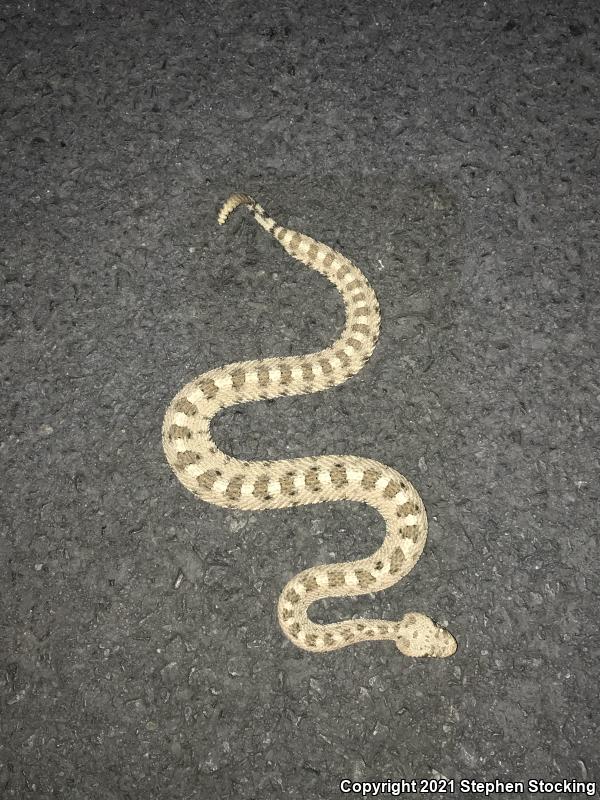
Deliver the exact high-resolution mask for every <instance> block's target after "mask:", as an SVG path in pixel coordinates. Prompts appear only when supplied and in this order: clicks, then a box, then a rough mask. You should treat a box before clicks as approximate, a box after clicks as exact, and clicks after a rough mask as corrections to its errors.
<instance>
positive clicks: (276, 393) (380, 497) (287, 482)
mask: <svg viewBox="0 0 600 800" xmlns="http://www.w3.org/2000/svg"><path fill="white" fill-rule="evenodd" d="M239 205H244V206H246V207H247V208H248V209H249V210H250V211H251V212H252V214H253V216H254V219H255V220H256V222H257V223H258V224H259V225H260V226H261V227H262V228H264V229H265V230H266V231H267V232H268V233H270V234H272V236H273V237H274V238H275V239H276V240H277V241H278V242H279V243H280V244H281V246H282V247H283V248H284V249H285V250H286V251H287V252H288V253H289V254H290V255H291V256H293V257H294V258H295V259H297V260H298V261H301V262H302V263H303V264H306V265H307V266H308V267H310V268H311V269H314V270H316V271H317V272H320V273H321V274H322V275H324V276H325V277H326V278H328V279H329V281H331V283H333V284H334V286H335V287H336V288H337V289H338V291H339V292H340V293H341V295H342V298H343V300H344V305H345V310H346V324H345V327H344V330H343V332H342V334H341V336H340V337H339V338H338V339H337V341H335V342H334V343H333V344H332V345H331V346H330V347H327V348H326V349H324V350H322V351H320V352H317V353H310V354H308V355H301V356H291V357H285V358H266V359H264V360H257V361H245V362H238V363H234V364H229V365H228V366H224V367H218V368H216V369H213V370H211V371H210V372H206V373H204V374H203V375H201V376H200V377H198V378H196V379H195V380H193V381H192V382H191V383H188V384H187V385H186V386H185V387H184V388H183V389H182V390H181V391H180V392H179V393H178V394H177V395H176V397H175V398H174V399H173V401H172V403H171V405H170V406H169V408H168V409H167V412H166V414H165V419H164V424H163V446H164V450H165V454H166V457H167V460H168V462H169V464H170V465H171V467H172V468H173V471H174V472H175V474H176V475H177V477H178V478H179V480H180V481H181V483H182V484H183V485H184V486H185V487H186V488H187V489H189V490H190V491H191V492H193V493H194V494H195V495H197V496H198V497H200V498H201V499H202V500H205V501H206V502H208V503H214V504H215V505H218V506H224V507H226V508H236V509H244V510H248V511H249V510H254V511H260V510H263V509H272V508H273V509H274V508H287V507H289V506H298V505H305V504H308V503H321V502H331V501H334V500H353V501H357V502H362V503H367V504H369V505H370V506H372V507H373V508H375V509H377V511H379V513H380V514H381V516H382V517H383V519H384V520H385V524H386V534H385V538H384V541H383V544H382V545H381V547H380V548H379V549H378V550H376V552H375V553H373V555H371V556H369V557H368V558H363V559H360V560H358V561H350V562H345V563H339V564H330V565H327V566H317V567H312V568H310V569H307V570H304V571H303V572H301V573H299V574H298V575H296V576H295V577H294V578H293V579H292V580H291V581H289V583H288V584H287V586H286V587H285V588H284V590H283V592H282V593H281V596H280V598H279V604H278V617H279V623H280V625H281V627H282V629H283V632H284V633H285V635H286V636H287V637H288V638H289V639H290V640H291V641H292V642H293V643H294V644H295V645H297V646H298V647H301V648H303V649H305V650H311V651H313V652H324V651H328V650H337V649H339V648H341V647H346V646H347V645H350V644H356V643H357V642H363V641H369V640H379V639H390V640H392V641H393V642H395V644H396V646H397V647H398V649H399V650H400V651H401V652H402V653H404V654H405V655H407V656H438V657H444V656H450V655H452V654H453V653H454V652H455V650H456V641H455V639H454V637H453V636H452V635H451V634H450V633H449V632H448V631H446V630H444V629H443V628H440V627H438V626H437V625H436V624H435V623H434V622H433V621H432V620H431V619H430V618H429V617H427V616H425V615H424V614H420V613H416V612H411V613H408V614H406V615H405V616H404V617H403V618H402V620H401V621H400V622H392V621H388V620H376V619H350V620H345V621H342V622H335V623H332V624H327V625H320V624H316V623H314V622H312V621H311V620H310V619H309V618H308V615H307V610H308V608H309V606H310V605H311V604H312V603H314V602H315V601H316V600H320V599H322V598H325V597H339V596H343V595H360V594H367V593H369V592H377V591H380V590H382V589H386V588H387V587H389V586H392V585H393V584H395V583H396V582H397V581H399V580H400V579H401V578H403V577H404V576H405V575H406V574H407V573H409V572H410V570H411V569H412V568H413V567H414V565H415V564H416V562H417V560H418V558H419V556H420V555H421V552H422V551H423V547H424V545H425V540H426V537H427V517H426V514H425V508H424V507H423V503H422V501H421V498H420V497H419V495H418V494H417V491H416V489H415V488H414V487H413V486H412V484H411V483H410V481H408V480H407V479H406V478H405V477H403V476H402V475H400V474H399V473H398V472H396V470H394V469H391V468H390V467H387V466H384V465H383V464H380V463H379V462H377V461H373V460H371V459H367V458H360V457H357V456H348V455H337V456H336V455H332V456H318V457H316V456H315V457H307V458H294V459H288V460H285V461H241V460H239V459H236V458H232V457H231V456H228V455H226V454H225V453H222V452H221V451H220V450H219V449H218V448H217V447H216V445H215V443H214V442H213V440H212V438H211V435H210V430H209V428H210V422H211V420H212V418H213V417H214V416H215V414H217V413H218V412H219V411H221V410H223V409H224V408H228V407H229V406H233V405H236V404H238V403H248V402H251V401H254V400H265V399H268V398H274V397H281V396H283V395H299V394H306V393H309V392H319V391H322V390H324V389H328V388H330V387H332V386H335V385H336V384H340V383H343V382H344V381H345V380H346V379H347V378H349V377H350V376H352V375H354V374H355V373H357V372H358V371H359V370H360V369H361V367H362V366H363V365H364V363H365V362H366V361H367V359H368V358H369V356H370V355H371V353H372V352H373V348H374V347H375V343H376V341H377V338H378V335H379V322H380V317H379V306H378V303H377V298H376V297H375V294H374V292H373V290H372V289H371V287H370V285H369V283H368V281H367V279H366V278H365V276H364V275H363V274H362V272H361V271H360V270H359V269H358V268H357V267H356V266H355V265H354V264H352V263H351V262H350V261H349V260H348V259H347V258H345V257H344V256H343V255H341V254H340V253H338V252H336V251H335V250H332V249H331V248H330V247H328V246H327V245H325V244H322V243H321V242H317V241H315V240H314V239H311V238H310V237H309V236H305V235H304V234H302V233H297V232H296V231H293V230H289V229H287V228H283V227H281V226H280V225H278V224H277V223H276V222H275V221H274V220H273V219H271V218H270V217H269V216H268V215H267V214H266V212H265V211H264V209H263V208H262V207H261V206H260V205H259V204H258V203H257V202H255V201H254V200H253V199H252V198H251V197H248V195H245V194H233V195H231V197H229V199H228V200H227V201H226V202H225V204H224V205H223V207H222V208H221V211H220V213H219V217H218V221H219V224H221V225H222V224H223V223H225V221H226V220H227V218H228V216H229V215H230V214H231V212H232V211H233V210H234V209H235V208H237V207H238V206H239Z"/></svg>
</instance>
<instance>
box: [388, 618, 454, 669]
mask: <svg viewBox="0 0 600 800" xmlns="http://www.w3.org/2000/svg"><path fill="white" fill-rule="evenodd" d="M396 647H397V648H398V650H400V652H401V653H404V655H405V656H414V657H417V656H431V657H435V658H446V657H447V656H452V655H454V653H455V652H456V639H455V638H454V636H452V634H451V633H449V632H448V631H447V630H445V628H440V626H439V625H436V624H435V622H434V621H433V620H432V619H430V618H429V617H427V616H425V614H418V613H417V612H412V613H410V614H406V615H405V616H404V617H403V618H402V620H401V622H400V623H399V625H398V635H397V637H396Z"/></svg>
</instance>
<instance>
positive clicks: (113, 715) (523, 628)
mask: <svg viewBox="0 0 600 800" xmlns="http://www.w3.org/2000/svg"><path fill="white" fill-rule="evenodd" d="M599 34H600V20H599V15H598V7H597V5H596V4H595V3H592V2H569V3H566V2H557V0H550V1H549V2H547V3H544V4H540V6H538V7H536V8H530V7H526V4H522V3H518V2H513V0H509V2H505V3H496V2H456V3H451V2H437V1H435V0H434V2H402V3H392V2H375V3H371V4H362V3H359V2H349V3H345V4H344V3H339V2H331V3H316V2H301V3H300V5H296V4H292V3H287V2H285V3H282V4H271V3H266V2H264V1H263V0H259V1H258V2H256V3H251V4H243V3H241V2H228V0H225V2H221V3H216V2H207V3H193V2H191V1H188V2H174V3H168V4H165V3H159V2H151V1H150V0H149V1H148V2H139V3H133V4H131V3H128V4H126V3H122V4H117V3H114V2H107V3H96V2H65V3H60V4H56V5H55V6H52V5H48V4H42V3H40V2H37V0H33V1H32V2H30V3H24V2H21V3H16V2H14V3H13V2H9V3H4V4H3V5H2V9H1V13H0V37H1V41H2V47H1V48H0V50H1V51H3V52H2V55H1V56H0V58H1V77H2V80H1V84H0V99H1V103H0V111H1V125H0V154H1V157H2V170H1V174H0V181H1V184H2V188H1V191H0V212H1V235H0V251H1V261H2V303H1V310H2V329H1V334H0V347H1V367H2V390H3V403H2V406H3V416H2V428H3V435H2V444H1V448H0V455H1V464H2V478H1V484H0V485H1V489H0V492H1V496H2V497H1V499H2V511H1V514H2V517H1V537H0V556H1V558H0V570H1V572H0V581H1V596H2V600H1V602H2V612H1V615H0V645H1V647H0V660H1V662H2V663H1V669H0V703H1V705H0V711H1V720H0V726H1V734H0V796H1V797H2V798H10V799H11V800H12V798H24V799H25V798H35V799H36V800H37V799H38V798H39V799H40V800H46V798H57V797H59V798H65V799H66V798H68V800H75V799H79V798H85V799H86V800H87V799H88V798H89V799H90V800H137V798H144V799H145V800H147V799H148V798H152V799H154V798H156V800H163V798H164V799H165V800H167V799H168V800H191V799H192V798H194V800H195V799H196V798H213V797H215V798H217V797H218V798H223V799H226V798H236V800H238V799H239V800H250V799H254V798H255V799H256V800H265V799H266V800H269V799H270V798H291V799H292V800H295V799H296V798H297V799H298V800H300V799H301V798H302V799H304V798H311V799H314V800H320V799H321V798H322V799H323V800H329V798H337V797H342V796H348V797H356V796H358V795H357V794H353V793H347V794H343V793H342V792H341V790H340V781H341V780H342V779H350V780H353V781H359V782H360V781H381V780H386V779H391V780H396V781H400V780H401V779H405V780H411V779H421V778H424V779H430V778H440V777H445V778H447V779H454V780H455V781H456V784H455V787H454V791H449V792H447V793H446V795H445V796H454V797H461V796H468V797H475V796H480V795H478V793H477V792H469V791H465V790H464V787H463V788H461V787H460V785H459V784H458V782H459V781H460V780H470V779H479V780H494V779H496V778H498V779H502V780H507V781H508V780H523V781H527V780H528V779H543V780H547V781H553V782H558V783H559V786H558V787H557V791H556V792H553V793H549V792H545V793H544V796H547V797H550V796H554V797H570V796H574V795H572V794H570V793H569V787H568V786H566V785H563V783H562V782H564V781H568V780H578V781H588V782H593V781H596V780H600V769H599V768H600V763H599V756H598V735H599V731H598V719H599V717H598V712H599V710H600V701H599V699H598V677H599V669H598V657H599V655H600V644H599V641H600V640H599V637H598V632H599V631H598V628H599V625H598V599H599V589H598V555H599V553H598V545H599V541H600V539H599V536H598V522H597V520H598V507H599V506H598V472H599V470H598V467H599V461H598V432H599V427H600V426H599V416H598V411H599V405H600V386H599V380H598V374H599V364H598V361H599V359H598V352H599V340H600V337H599V328H600V323H599V314H598V312H599V290H598V278H597V270H598V263H599V256H600V253H599V234H598V216H599V211H600V209H599V203H598V181H599V177H600V176H599V170H598V144H599V142H600V136H599V133H598V130H599V128H598V125H599V122H600V113H599V102H598V97H599V92H600V77H599V66H600V56H599V52H600V50H599V38H600V36H599ZM231 191H245V192H248V193H252V194H254V195H255V196H256V197H257V199H259V201H260V202H261V203H263V205H265V207H266V208H267V209H268V210H269V212H270V213H271V214H272V215H273V216H275V218H276V219H277V220H278V221H279V222H281V223H282V224H286V225H288V226H290V227H292V228H295V229H297V230H300V231H303V232H305V233H307V234H309V235H311V236H313V237H315V238H317V239H319V240H322V241H324V242H327V243H328V244H330V245H331V246H333V247H336V248H339V249H340V250H342V252H344V254H345V255H347V256H348V257H350V258H351V259H352V260H354V261H355V262H356V263H357V264H358V265H359V266H360V267H361V268H362V269H363V270H364V272H365V274H366V275H367V276H368V278H369V280H370V281H371V283H372V285H373V287H374V289H375V291H376V293H377V295H378V297H379V300H380V304H381V308H382V318H383V321H382V335H381V339H380V343H379V345H378V347H377V349H376V351H375V354H374V356H373V358H372V359H371V361H370V362H369V363H368V365H367V366H366V367H365V368H364V370H363V371H362V372H361V373H360V374H359V375H358V376H356V377H355V378H353V379H351V380H350V381H348V382H347V383H346V384H344V385H343V386H341V387H339V388H337V389H335V390H332V391H330V392H328V393H327V394H322V395H312V396H307V397H300V398H285V399H281V400H278V401H275V402H267V403H255V404H251V405H248V406H239V407H237V408H235V409H231V410H229V411H227V412H226V413H224V414H222V415H221V416H220V417H219V418H218V420H217V421H216V424H215V426H214V436H215V438H216V440H217V442H218V443H219V445H220V446H221V447H222V448H223V449H224V450H226V451H227V452H230V453H232V454H234V455H236V456H238V457H245V458H281V457H291V456H303V455H310V454H325V453H353V454H357V455H364V456H367V457H371V458H376V459H378V460H380V461H382V462H384V463H387V464H390V465H392V466H394V467H396V468H398V469H399V470H400V471H401V472H403V473H405V474H406V475H407V476H409V477H410V479H411V480H412V481H413V482H414V484H415V485H416V486H417V488H418V489H419V491H420V492H421V494H422V496H423V499H424V501H425V505H426V507H427V510H428V514H429V518H430V536H429V540H428V544H427V547H426V550H425V552H424V555H423V557H422V558H421V560H420V561H419V563H418V564H417V566H416V567H415V569H414V570H413V572H412V573H411V574H410V575H409V576H408V577H407V578H406V579H405V580H404V581H402V582H401V583H400V584H398V585H397V586H396V587H394V588H393V589H390V590H388V591H386V592H384V593H379V594H377V595H373V596H365V597H362V598H357V599H346V600H343V601H342V600H340V601H339V602H337V601H336V602H333V601H332V602H329V603H327V604H321V605H320V606H319V607H318V608H315V611H314V618H315V619H317V620H322V621H325V620H329V621H331V620H335V619H343V618H345V617H348V616H351V615H373V616H383V617H385V618H386V619H399V618H400V617H401V616H402V615H403V614H404V613H406V612H407V611H409V610H415V611H423V612H425V613H428V614H430V615H431V616H433V617H434V618H435V619H436V620H438V621H439V622H441V623H443V624H447V625H448V627H449V629H450V630H451V631H452V632H453V634H454V635H455V636H456V638H457V640H458V643H459V650H458V652H457V654H456V655H455V656H454V657H453V658H451V659H448V660H416V659H414V660H413V659H407V658H404V657H403V656H401V655H400V654H399V653H398V651H397V650H396V648H395V647H394V646H393V645H392V644H386V643H373V644H367V645H362V646H357V647H351V648H347V649H345V650H343V651H340V652H337V653H333V654H326V655H320V656H319V655H311V654H309V653H305V652H303V651H300V650H298V649H296V648H294V647H293V646H292V645H291V644H290V643H289V642H288V641H287V640H286V639H285V637H284V636H283V635H282V634H281V632H280V630H279V628H278V625H277V620H276V613H275V612H276V602H277V597H278V594H279V591H280V590H281V588H282V586H283V585H284V583H285V582H286V581H287V580H288V579H289V578H290V577H291V576H292V575H293V574H294V573H295V572H296V571H298V570H300V569H302V568H305V567H308V566H311V565H314V564H318V563H327V562H331V561H336V560H345V559H350V558H357V557H360V556H363V555H367V554H369V553H370V552H372V551H373V550H374V549H375V548H376V547H377V546H378V543H379V542H380V540H381V537H382V534H383V526H382V522H381V520H380V518H379V517H378V515H377V514H376V513H375V511H372V510H371V509H369V508H366V507H362V506H355V505H353V504H350V503H340V504H333V505H322V506H313V507H307V508H299V509H291V510H287V511H281V512H265V513H262V514H260V513H259V514H248V513H243V512H232V511H225V510H223V509H219V508H216V507H213V506H208V505H206V504H203V503H201V502H200V501H198V500H196V499H195V498H194V497H193V496H192V495H191V494H189V493H187V492H186V491H185V490H184V489H183V488H182V486H181V485H180V484H179V483H178V482H177V480H176V478H175V477H174V475H173V474H172V473H171V472H170V470H169V467H168V465H167V463H166V461H165V459H164V457H163V453H162V448H161V422H162V415H163V413H164V410H165V408H166V406H167V404H168V402H169V401H170V399H171V398H172V397H173V395H174V394H175V393H176V392H177V391H178V389H179V388H180V387H181V386H182V385H183V384H184V383H185V382H187V381H188V380H190V379H191V378H193V377H195V376H196V375H198V374H200V373H201V372H203V371H205V370H208V369H210V368H212V367H215V366H219V365H222V364H226V363H228V362H230V361H237V360H241V359H244V358H256V357H262V356H268V355H278V354H280V355H285V354H300V353H303V352H307V351H309V350H313V349H317V348H319V347H323V346H326V345H327V344H328V343H329V342H330V341H331V340H332V339H333V338H334V337H335V336H336V335H337V334H338V333H339V331H340V330H341V326H342V323H343V309H342V304H341V301H340V298H339V297H338V295H337V294H336V292H335V290H334V289H333V288H331V287H330V286H329V285H328V284H327V283H326V281H324V280H323V279H321V278H320V276H318V275H316V274H313V273H311V272H310V271H309V270H306V269H304V268H302V267H301V266H299V265H298V264H297V263H295V262H293V261H292V259H290V258H289V257H288V256H287V255H286V254H285V253H284V252H283V251H282V250H281V249H280V248H279V247H278V246H277V244H276V243H275V242H274V241H272V240H271V239H269V238H268V237H267V236H265V234H264V233H263V232H262V231H261V230H259V229H258V227H257V226H256V225H254V224H253V223H252V221H251V220H250V219H249V218H248V216H247V215H244V214H243V213H239V212H238V214H236V215H235V217H234V218H232V220H231V222H230V223H229V224H228V225H227V226H226V227H225V228H223V229H218V228H217V226H216V213H217V210H218V208H219V205H220V203H221V202H222V201H223V200H224V199H225V198H226V196H227V195H228V194H229V193H230V192H231ZM561 787H562V788H561ZM409 794H410V796H418V795H417V793H412V792H411V793H408V792H407V793H406V795H405V796H409ZM530 795H531V796H533V792H532V791H530V788H528V787H526V789H525V790H524V791H523V793H520V794H517V796H530ZM380 796H386V795H384V794H383V793H382V794H380ZM387 796H391V789H390V791H389V792H388V793H387ZM420 796H423V795H422V794H421V795H420ZM430 796H431V795H430ZM439 796H444V795H441V794H440V795H439ZM491 796H500V794H499V793H496V794H492V795H491ZM513 796H515V795H514V794H513ZM538 796H539V795H538ZM581 796H583V795H581Z"/></svg>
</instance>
